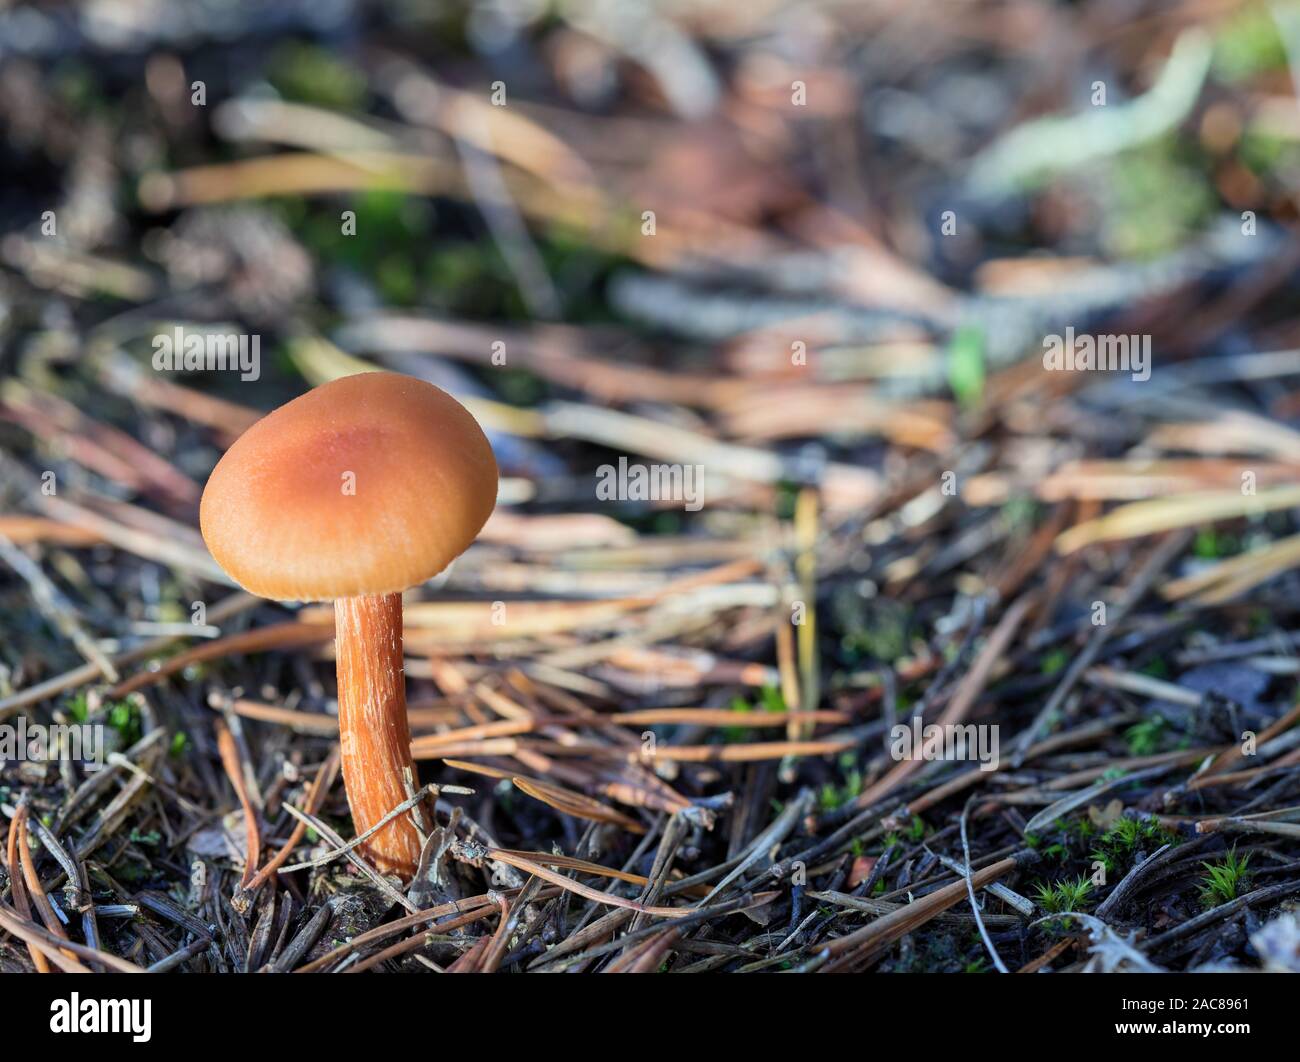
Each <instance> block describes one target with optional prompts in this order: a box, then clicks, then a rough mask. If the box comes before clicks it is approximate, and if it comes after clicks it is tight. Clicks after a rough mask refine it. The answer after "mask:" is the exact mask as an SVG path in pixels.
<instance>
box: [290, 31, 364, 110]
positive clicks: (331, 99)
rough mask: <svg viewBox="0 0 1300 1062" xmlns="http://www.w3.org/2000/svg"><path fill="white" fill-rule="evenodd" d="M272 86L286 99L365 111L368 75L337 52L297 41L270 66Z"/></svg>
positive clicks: (337, 108)
mask: <svg viewBox="0 0 1300 1062" xmlns="http://www.w3.org/2000/svg"><path fill="white" fill-rule="evenodd" d="M267 68H268V70H270V71H272V73H271V75H270V79H271V84H272V85H274V86H275V88H276V91H278V92H279V93H280V95H281V96H283V97H284V98H285V99H287V100H293V101H295V102H297V103H311V104H315V105H317V106H319V107H329V108H332V109H334V110H339V111H358V110H364V107H363V104H364V102H365V98H366V76H365V74H363V73H362V72H361V70H360V69H358V68H357V67H355V66H353V65H352V64H351V63H349V62H347V61H346V60H344V59H342V58H341V57H340V56H339V55H338V54H337V53H335V52H330V51H326V50H325V49H324V48H318V47H316V46H315V45H313V44H305V43H303V42H301V41H294V42H291V43H288V44H284V45H281V46H280V47H279V48H277V49H276V50H275V53H274V54H273V55H272V57H271V61H270V62H269V63H268V64H267Z"/></svg>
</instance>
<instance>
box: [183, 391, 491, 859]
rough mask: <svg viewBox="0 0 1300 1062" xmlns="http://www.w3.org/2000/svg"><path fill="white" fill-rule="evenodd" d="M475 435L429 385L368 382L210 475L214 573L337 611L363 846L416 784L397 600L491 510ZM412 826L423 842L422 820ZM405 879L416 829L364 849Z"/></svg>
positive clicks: (207, 502)
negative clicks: (370, 832) (327, 603)
mask: <svg viewBox="0 0 1300 1062" xmlns="http://www.w3.org/2000/svg"><path fill="white" fill-rule="evenodd" d="M496 493H497V466H496V461H495V459H494V458H493V456H492V448H491V446H490V445H489V444H488V441H487V439H486V438H485V437H484V435H483V431H482V429H480V428H479V426H478V424H477V422H476V421H475V420H474V418H473V417H472V416H470V414H469V412H468V411H467V410H466V409H465V408H464V407H463V406H461V405H460V404H459V403H458V402H456V400H455V399H453V398H452V397H451V396H450V395H448V394H446V393H445V392H443V391H441V390H439V389H438V388H437V387H434V386H433V385H432V384H428V383H425V382H423V381H422V380H416V379H413V378H411V377H408V376H400V375H397V374H395V373H363V374H360V375H357V376H348V377H344V378H343V379H340V380H335V381H333V382H332V383H328V384H325V385H324V386H322V387H318V388H316V389H315V390H313V391H309V392H308V393H307V394H305V395H302V396H301V397H300V398H296V399H294V400H293V401H292V402H289V403H288V404H287V405H284V406H281V407H280V408H279V409H277V410H275V411H274V412H273V413H270V414H268V415H267V416H266V417H264V418H262V419H261V420H259V421H258V422H257V423H256V424H254V425H253V426H252V427H251V428H249V429H248V431H246V432H245V433H244V434H243V435H242V436H240V438H239V439H238V440H237V441H236V442H235V444H234V445H233V446H231V448H230V449H229V450H228V451H227V452H226V454H225V456H224V457H222V459H221V460H220V461H219V462H218V463H217V467H216V468H215V469H213V471H212V475H211V477H210V478H209V479H208V484H207V487H206V488H205V489H204V491H203V500H202V504H201V506H200V511H199V524H200V526H201V528H202V531H203V539H204V541H205V542H206V543H207V545H208V549H209V550H211V551H212V556H213V557H214V558H215V559H216V561H217V563H218V564H219V565H221V567H222V569H223V570H224V571H225V572H226V573H227V574H228V575H229V576H230V577H231V578H232V579H234V580H235V581H236V582H237V583H239V584H240V585H241V586H242V587H244V588H245V589H246V590H248V591H249V592H250V593H254V594H257V595H259V596H260V597H267V598H272V599H275V600H280V601H328V600H333V601H334V622H335V639H336V647H337V668H338V687H339V738H340V747H341V752H342V763H343V780H344V784H345V785H346V787H347V794H348V804H349V806H350V807H351V809H352V822H353V825H354V826H355V828H356V831H357V833H358V834H361V833H364V832H365V831H366V830H368V829H370V828H371V827H372V826H374V825H375V824H376V823H377V822H379V821H380V820H381V819H382V818H383V817H384V816H385V815H386V814H388V813H389V812H390V811H391V810H392V809H393V808H394V807H396V806H397V805H398V804H400V803H401V802H402V801H404V800H406V799H407V797H408V795H409V793H408V788H407V787H408V772H409V784H410V785H416V784H418V783H417V782H416V779H415V768H414V765H413V763H412V761H411V735H410V726H409V724H408V722H407V718H406V688H405V682H404V676H403V663H402V591H403V590H406V589H407V588H409V587H411V586H414V585H415V584H417V583H422V582H424V581H425V580H426V579H429V578H432V577H433V576H435V575H437V574H438V573H439V572H440V571H442V570H443V569H444V568H446V567H447V565H448V564H450V563H451V562H452V560H454V559H455V558H456V557H457V556H458V555H459V554H460V553H462V552H464V550H465V549H466V548H467V547H468V546H469V544H470V543H471V542H473V541H474V536H475V535H477V534H478V532H479V530H480V529H481V528H482V527H483V524H484V523H485V522H486V521H487V518H488V516H489V515H490V514H491V512H492V508H493V506H494V505H495V503H496ZM413 814H414V815H415V816H417V817H418V818H419V820H420V821H421V822H422V827H421V828H422V830H424V831H426V832H427V830H428V825H429V820H428V816H427V814H426V813H425V811H424V810H423V808H422V807H419V806H417V808H416V809H414V812H413ZM362 850H363V852H364V854H365V855H366V856H367V857H368V858H369V859H370V861H371V862H372V863H373V864H374V865H375V866H376V867H378V868H379V869H380V870H381V871H383V872H385V873H391V874H398V875H400V876H402V877H403V878H409V877H410V876H411V875H412V874H414V873H415V868H416V864H417V862H418V860H419V856H420V840H419V833H418V832H417V830H416V826H415V822H414V821H413V819H412V817H411V816H410V815H405V814H404V815H400V816H398V817H397V818H395V819H393V821H392V822H390V823H388V824H387V825H386V826H384V827H383V828H382V829H381V830H379V831H378V832H377V833H376V834H374V836H373V837H371V838H369V839H368V840H367V841H366V842H365V843H364V845H363V846H362Z"/></svg>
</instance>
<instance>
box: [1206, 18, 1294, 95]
mask: <svg viewBox="0 0 1300 1062" xmlns="http://www.w3.org/2000/svg"><path fill="white" fill-rule="evenodd" d="M1285 67H1286V48H1285V46H1284V45H1283V44H1282V38H1281V35H1280V34H1279V33H1278V29H1277V23H1276V22H1275V21H1274V20H1273V16H1272V15H1271V14H1270V13H1269V10H1268V8H1267V7H1266V6H1265V5H1264V4H1258V5H1252V6H1250V7H1246V8H1243V9H1242V10H1240V11H1238V12H1236V13H1235V14H1234V15H1233V16H1232V17H1231V18H1228V19H1226V20H1224V22H1223V23H1222V24H1221V25H1220V26H1219V30H1218V34H1217V35H1216V37H1215V40H1214V59H1213V66H1212V69H1213V71H1214V74H1215V76H1216V77H1218V78H1219V79H1220V80H1222V81H1242V80H1245V79H1247V78H1250V77H1254V76H1255V75H1256V74H1262V73H1265V72H1267V71H1269V70H1282V69H1285Z"/></svg>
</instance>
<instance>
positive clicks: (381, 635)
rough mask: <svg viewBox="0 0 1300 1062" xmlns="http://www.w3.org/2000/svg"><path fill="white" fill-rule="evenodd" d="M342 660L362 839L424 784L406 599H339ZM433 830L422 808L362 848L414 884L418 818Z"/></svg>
mask: <svg viewBox="0 0 1300 1062" xmlns="http://www.w3.org/2000/svg"><path fill="white" fill-rule="evenodd" d="M334 628H335V635H334V636H335V639H336V642H337V655H338V680H339V742H340V753H341V760H342V764H343V782H344V785H345V786H346V787H347V793H348V806H349V807H350V808H351V809H352V824H353V826H354V827H355V828H356V832H357V834H358V835H360V834H362V833H364V832H365V831H366V830H368V829H370V828H371V827H372V826H374V825H375V823H377V822H379V820H380V819H382V818H383V817H384V816H385V815H387V814H388V813H389V812H390V811H392V810H393V808H395V807H396V806H397V805H398V804H400V803H402V801H404V800H406V799H407V797H408V796H409V795H410V794H409V793H408V792H407V788H406V776H407V775H406V772H407V771H409V772H410V779H411V785H412V786H418V785H419V782H418V780H417V778H416V774H415V766H414V763H413V762H412V760H411V728H410V724H409V723H408V721H407V718H406V681H405V672H404V669H403V662H402V595H401V594H374V595H369V596H365V597H344V598H339V599H338V600H337V601H335V602H334ZM412 813H414V814H416V815H418V816H419V819H420V822H421V829H422V830H423V831H424V832H425V833H428V831H429V821H428V816H427V815H426V813H425V810H424V807H423V806H422V805H419V806H417V807H416V808H415V809H413V812H404V813H403V814H401V815H399V816H398V817H397V818H395V819H393V821H392V822H390V823H389V824H388V825H387V826H385V827H384V828H383V829H381V830H380V831H379V832H378V833H376V834H375V835H374V836H373V837H371V838H370V839H369V840H367V841H365V842H364V843H363V844H362V845H361V852H362V854H363V855H364V856H365V858H366V859H367V860H369V862H370V863H371V864H372V865H373V866H375V867H376V868H377V869H378V870H380V871H381V872H383V873H385V874H397V875H399V876H400V877H402V878H403V879H409V878H410V877H412V876H413V875H414V874H415V869H416V866H417V864H418V863H419V860H420V835H419V833H417V832H416V828H415V824H414V823H413V822H412V820H411V814H412Z"/></svg>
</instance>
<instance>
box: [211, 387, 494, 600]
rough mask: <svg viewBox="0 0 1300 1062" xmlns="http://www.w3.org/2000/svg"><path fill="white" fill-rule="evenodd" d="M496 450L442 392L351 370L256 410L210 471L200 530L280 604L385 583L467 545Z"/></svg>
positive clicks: (436, 567) (402, 585)
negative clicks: (265, 410)
mask: <svg viewBox="0 0 1300 1062" xmlns="http://www.w3.org/2000/svg"><path fill="white" fill-rule="evenodd" d="M496 494H497V465H496V460H495V458H494V457H493V456H492V447H491V446H490V445H489V444H488V441H487V438H486V437H485V436H484V435H483V430H482V429H481V428H480V427H479V426H478V423H477V422H476V421H475V420H474V418H473V417H472V416H470V414H469V412H468V411H467V410H466V409H465V407H464V406H462V405H461V404H460V403H459V402H457V401H456V400H455V399H454V398H452V397H451V396H450V395H448V394H447V393H446V392H445V391H442V390H440V389H438V388H437V387H434V386H433V385H432V384H429V383H425V382H424V381H423V380H416V379H414V378H412V377H409V376H400V375H398V374H396V373H386V372H375V373H362V374H360V375H357V376H347V377H344V378H343V379H340V380H335V381H333V382H331V383H327V384H325V385H323V386H321V387H317V388H316V389H315V390H313V391H309V392H307V394H305V395H302V396H301V397H299V398H295V399H294V400H293V401H292V402H289V403H287V404H286V405H283V406H281V407H280V408H279V409H277V410H275V411H274V412H273V413H270V414H268V415H267V416H266V417H264V418H262V419H261V420H259V421H258V422H257V423H256V424H254V425H253V426H252V427H251V428H249V429H248V431H246V432H245V433H244V434H243V435H242V436H240V437H239V439H238V440H236V442H235V444H234V445H233V446H232V447H231V448H230V449H229V450H228V451H226V454H225V456H224V457H222V459H221V460H220V461H219V462H217V467H216V468H215V469H213V470H212V475H211V477H210V478H209V479H208V485H207V487H206V488H205V489H204V491H203V500H202V502H201V504H200V506H199V525H200V527H201V528H202V531H203V539H204V541H205V542H206V543H207V544H208V549H209V550H211V551H212V556H213V557H214V558H215V559H216V561H217V563H218V564H219V565H221V567H222V569H223V570H224V571H225V572H226V573H227V574H228V575H229V576H230V577H231V578H232V579H234V580H235V581H236V582H237V583H239V584H240V586H242V587H244V588H245V589H246V590H248V591H249V592H250V593H254V594H257V595H258V596H260V597H267V598H272V599H274V600H280V601H327V600H330V599H332V598H339V597H356V596H361V595H365V594H389V593H397V592H398V591H401V590H405V589H406V588H407V587H410V586H414V585H415V584H416V583H421V582H424V581H425V580H426V579H429V578H432V577H433V576H435V575H437V574H438V573H439V572H440V571H442V570H443V569H444V568H445V567H447V565H448V564H450V563H451V562H452V561H453V560H454V559H455V558H456V557H457V556H458V555H459V554H461V553H462V552H464V551H465V549H466V548H467V547H468V546H469V544H470V543H471V542H473V541H474V536H475V535H477V534H478V532H479V530H480V529H481V528H482V527H483V524H484V523H485V522H486V521H487V518H488V516H489V515H491V513H492V508H493V506H494V505H495V504H496Z"/></svg>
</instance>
